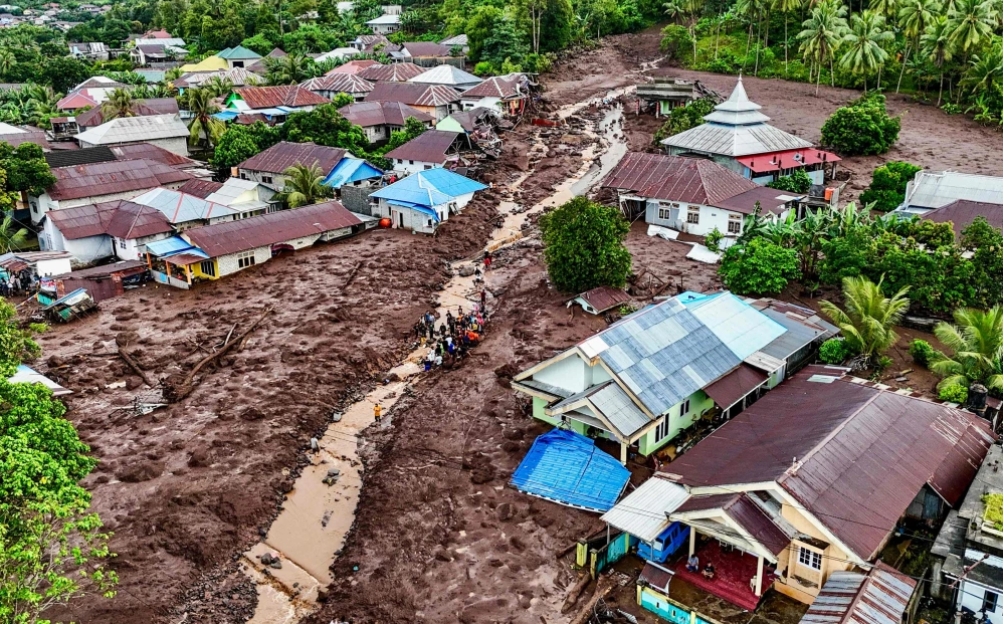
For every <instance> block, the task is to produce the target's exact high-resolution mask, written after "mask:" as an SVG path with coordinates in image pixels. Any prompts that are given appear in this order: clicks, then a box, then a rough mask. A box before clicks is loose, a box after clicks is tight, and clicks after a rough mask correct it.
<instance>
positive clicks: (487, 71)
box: [474, 61, 495, 76]
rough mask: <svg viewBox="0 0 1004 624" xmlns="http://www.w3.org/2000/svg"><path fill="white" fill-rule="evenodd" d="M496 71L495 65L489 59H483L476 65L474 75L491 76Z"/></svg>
mask: <svg viewBox="0 0 1004 624" xmlns="http://www.w3.org/2000/svg"><path fill="white" fill-rule="evenodd" d="M494 73H495V67H493V66H492V64H491V63H489V62H488V61H481V62H479V63H478V64H477V65H475V66H474V75H476V76H490V75H492V74H494Z"/></svg>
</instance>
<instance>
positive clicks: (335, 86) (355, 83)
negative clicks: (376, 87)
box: [300, 74, 373, 95]
mask: <svg viewBox="0 0 1004 624" xmlns="http://www.w3.org/2000/svg"><path fill="white" fill-rule="evenodd" d="M300 86H301V87H303V88H305V89H310V90H311V91H313V92H315V93H349V94H352V95H356V94H359V93H369V92H370V91H372V90H373V83H372V82H370V81H369V80H366V79H364V78H360V77H359V76H357V75H355V74H327V75H324V76H318V77H317V78H311V79H310V80H306V81H304V82H301V83H300Z"/></svg>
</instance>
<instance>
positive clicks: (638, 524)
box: [600, 476, 690, 542]
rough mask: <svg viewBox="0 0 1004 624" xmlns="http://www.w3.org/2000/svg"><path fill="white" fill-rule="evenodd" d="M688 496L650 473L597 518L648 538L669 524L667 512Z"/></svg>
mask: <svg viewBox="0 0 1004 624" xmlns="http://www.w3.org/2000/svg"><path fill="white" fill-rule="evenodd" d="M689 496H690V495H689V494H688V493H687V490H686V489H685V488H683V486H681V485H679V484H676V483H673V482H672V481H670V480H668V479H664V478H661V477H659V476H654V477H652V478H650V479H649V480H648V481H645V482H644V483H642V484H641V485H640V486H638V488H637V489H636V490H635V491H634V492H631V493H630V494H628V495H627V496H625V497H624V498H623V499H621V501H620V502H618V503H617V504H616V505H614V506H613V508H612V509H610V511H608V512H607V513H605V514H603V517H602V518H600V520H602V521H604V522H606V523H607V524H609V525H610V526H612V527H614V528H616V529H619V530H621V531H624V532H626V533H630V534H631V535H634V536H635V537H637V538H638V539H640V540H642V541H643V542H651V541H653V540H655V538H657V537H659V534H660V533H662V532H663V531H664V530H666V527H668V526H669V524H670V520H669V516H668V514H671V513H673V512H674V511H676V510H677V508H679V506H680V505H681V504H683V502H684V501H686V500H687V498H688V497H689Z"/></svg>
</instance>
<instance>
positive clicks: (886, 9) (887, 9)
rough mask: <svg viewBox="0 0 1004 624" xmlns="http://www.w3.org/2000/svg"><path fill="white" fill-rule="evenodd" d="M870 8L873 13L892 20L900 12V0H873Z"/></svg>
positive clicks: (869, 5) (869, 4)
mask: <svg viewBox="0 0 1004 624" xmlns="http://www.w3.org/2000/svg"><path fill="white" fill-rule="evenodd" d="M868 8H869V9H871V11H872V12H873V13H877V14H879V15H881V16H882V17H885V18H887V19H892V18H894V17H896V14H897V13H898V12H899V0H871V2H869V3H868Z"/></svg>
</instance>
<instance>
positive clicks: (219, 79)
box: [201, 76, 234, 98]
mask: <svg viewBox="0 0 1004 624" xmlns="http://www.w3.org/2000/svg"><path fill="white" fill-rule="evenodd" d="M201 88H202V89H205V90H207V91H209V93H210V94H211V95H212V96H213V97H214V98H218V97H223V96H224V95H227V94H229V93H230V92H231V91H233V90H234V82H233V81H232V80H230V79H229V78H224V77H223V76H210V77H209V79H207V80H206V81H205V82H203V83H202V86H201Z"/></svg>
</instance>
